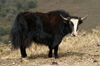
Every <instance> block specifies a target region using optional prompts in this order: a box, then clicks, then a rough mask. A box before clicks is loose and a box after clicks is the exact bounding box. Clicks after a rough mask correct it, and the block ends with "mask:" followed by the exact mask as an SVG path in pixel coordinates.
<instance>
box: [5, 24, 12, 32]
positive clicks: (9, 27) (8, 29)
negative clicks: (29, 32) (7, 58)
mask: <svg viewBox="0 0 100 66" xmlns="http://www.w3.org/2000/svg"><path fill="white" fill-rule="evenodd" d="M10 30H11V26H8V27H7V28H5V33H6V34H9V33H10Z"/></svg>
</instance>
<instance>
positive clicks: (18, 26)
mask: <svg viewBox="0 0 100 66" xmlns="http://www.w3.org/2000/svg"><path fill="white" fill-rule="evenodd" d="M27 27H28V26H27V23H26V20H25V19H24V17H23V16H22V15H21V14H18V15H17V16H16V18H15V21H14V23H13V25H12V28H11V32H10V40H11V42H12V47H14V48H15V49H17V48H20V47H23V48H26V47H29V46H30V45H31V43H32V37H31V32H29V31H28V28H27Z"/></svg>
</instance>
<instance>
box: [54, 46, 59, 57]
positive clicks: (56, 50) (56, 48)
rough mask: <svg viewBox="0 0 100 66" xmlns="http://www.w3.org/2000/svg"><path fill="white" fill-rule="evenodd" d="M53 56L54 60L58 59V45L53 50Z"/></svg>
mask: <svg viewBox="0 0 100 66" xmlns="http://www.w3.org/2000/svg"><path fill="white" fill-rule="evenodd" d="M54 56H55V58H58V45H57V46H55V48H54Z"/></svg>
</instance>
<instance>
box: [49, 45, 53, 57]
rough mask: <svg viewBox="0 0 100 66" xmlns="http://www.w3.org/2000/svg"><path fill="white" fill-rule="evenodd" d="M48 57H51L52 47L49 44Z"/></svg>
mask: <svg viewBox="0 0 100 66" xmlns="http://www.w3.org/2000/svg"><path fill="white" fill-rule="evenodd" d="M48 57H49V58H51V57H52V48H51V47H50V46H49V53H48Z"/></svg>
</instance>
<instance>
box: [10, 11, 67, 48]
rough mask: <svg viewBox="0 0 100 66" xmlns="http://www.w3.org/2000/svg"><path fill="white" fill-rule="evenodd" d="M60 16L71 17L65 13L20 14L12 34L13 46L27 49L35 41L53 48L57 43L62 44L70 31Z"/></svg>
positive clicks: (13, 26)
mask: <svg viewBox="0 0 100 66" xmlns="http://www.w3.org/2000/svg"><path fill="white" fill-rule="evenodd" d="M59 14H62V15H63V16H64V17H68V16H69V14H68V13H66V12H64V11H51V12H48V13H39V12H36V13H34V12H22V13H19V14H18V15H17V16H16V18H15V20H14V23H13V25H12V29H11V32H10V39H11V42H12V46H13V47H14V48H15V49H17V48H20V47H23V48H27V47H29V46H30V45H31V43H32V42H33V41H34V42H36V43H39V44H45V45H49V46H50V45H51V46H52V44H54V43H55V42H60V41H61V40H62V38H63V36H65V35H66V34H67V33H69V31H68V28H66V25H64V22H63V20H62V19H61V17H60V16H59ZM54 18H55V19H54ZM67 27H68V26H67ZM58 34H59V35H58ZM59 37H60V38H59ZM54 41H55V42H54ZM58 44H60V43H58ZM55 45H56V44H55ZM55 45H54V46H55Z"/></svg>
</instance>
